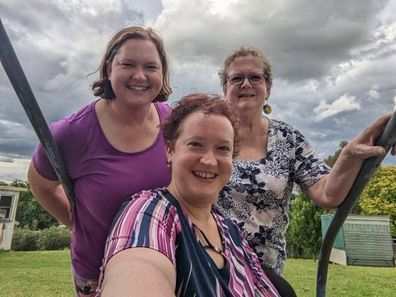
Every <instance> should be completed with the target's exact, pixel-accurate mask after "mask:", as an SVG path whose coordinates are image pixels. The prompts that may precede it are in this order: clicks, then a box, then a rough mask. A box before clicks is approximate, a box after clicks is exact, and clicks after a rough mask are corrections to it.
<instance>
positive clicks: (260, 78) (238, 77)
mask: <svg viewBox="0 0 396 297" xmlns="http://www.w3.org/2000/svg"><path fill="white" fill-rule="evenodd" d="M245 79H248V81H249V83H250V84H251V85H260V84H262V83H263V82H264V81H265V74H262V73H255V74H249V75H242V74H235V75H230V76H228V77H227V80H228V81H229V82H230V84H231V85H233V86H241V85H242V84H243V82H244V81H245Z"/></svg>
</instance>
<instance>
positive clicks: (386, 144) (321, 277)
mask: <svg viewBox="0 0 396 297" xmlns="http://www.w3.org/2000/svg"><path fill="white" fill-rule="evenodd" d="M395 143H396V112H394V113H393V115H392V117H391V119H390V120H389V122H388V124H387V125H386V127H385V129H384V131H383V133H382V134H381V135H380V136H379V137H378V139H377V140H376V141H375V144H376V145H379V146H382V147H383V148H385V151H386V153H388V152H389V150H390V149H391V148H392V146H393V145H394V144H395ZM384 158H385V155H384V156H381V157H371V158H368V159H366V160H365V161H364V163H363V165H362V168H361V169H360V171H359V174H358V176H357V177H356V179H355V181H354V183H353V185H352V188H351V189H350V191H349V193H348V195H347V197H346V198H345V200H344V202H343V203H342V204H341V205H340V206H339V207H338V209H337V211H336V213H335V215H334V217H333V220H332V221H331V223H330V226H329V228H328V230H327V232H326V235H325V237H324V239H323V243H322V248H321V251H320V254H319V261H318V272H317V278H316V296H317V297H325V296H326V282H327V270H328V264H329V258H330V253H331V249H332V247H333V244H334V240H335V238H336V236H337V234H338V231H339V230H340V228H341V226H342V224H343V223H344V222H345V220H346V218H347V216H348V213H349V212H350V210H351V209H352V207H353V205H354V204H355V202H356V201H357V200H358V198H359V196H360V194H361V193H362V192H363V189H364V187H365V186H366V184H367V183H368V181H369V179H370V178H371V177H372V176H373V175H374V173H375V171H376V170H377V168H378V166H379V165H380V164H381V162H382V160H383V159H384Z"/></svg>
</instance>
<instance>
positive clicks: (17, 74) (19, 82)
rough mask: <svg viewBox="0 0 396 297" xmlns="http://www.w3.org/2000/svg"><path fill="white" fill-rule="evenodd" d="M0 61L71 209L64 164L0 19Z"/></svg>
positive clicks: (69, 190) (68, 184)
mask: <svg viewBox="0 0 396 297" xmlns="http://www.w3.org/2000/svg"><path fill="white" fill-rule="evenodd" d="M0 61H1V64H3V68H4V70H5V72H6V74H7V76H8V78H9V80H10V82H11V84H12V86H13V87H14V90H15V92H16V94H17V96H18V98H19V101H20V102H21V104H22V106H23V108H24V110H25V112H26V115H27V116H28V118H29V120H30V123H31V124H32V126H33V128H34V130H35V132H36V134H37V137H38V138H39V140H40V142H41V144H42V145H43V148H44V151H45V153H46V154H47V156H48V159H49V160H50V162H51V165H52V167H53V168H54V170H55V172H56V175H57V177H58V179H59V181H60V182H61V184H62V186H63V189H64V191H65V193H66V196H67V197H68V199H69V203H70V206H71V209H73V207H74V201H75V196H74V190H73V186H72V182H71V180H70V177H69V175H68V174H67V171H66V167H65V164H64V162H63V159H62V156H61V154H60V152H59V149H58V146H57V145H56V142H55V140H54V138H53V136H52V134H51V132H50V130H49V128H48V125H47V122H46V121H45V118H44V116H43V114H42V112H41V110H40V107H39V106H38V104H37V101H36V99H35V97H34V94H33V92H32V90H31V88H30V86H29V83H28V81H27V79H26V76H25V73H24V72H23V69H22V67H21V65H20V63H19V61H18V58H17V56H16V54H15V51H14V49H13V47H12V44H11V41H10V39H9V38H8V36H7V32H6V31H5V28H4V26H3V23H2V21H1V19H0Z"/></svg>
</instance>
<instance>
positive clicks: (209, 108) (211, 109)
mask: <svg viewBox="0 0 396 297" xmlns="http://www.w3.org/2000/svg"><path fill="white" fill-rule="evenodd" d="M194 112H202V113H203V114H204V115H211V114H214V115H221V116H225V117H226V118H227V119H228V120H229V121H230V122H231V125H232V128H233V130H234V144H233V157H236V156H237V155H238V152H239V133H238V127H239V120H238V116H237V114H236V113H235V111H234V109H233V108H232V106H231V105H230V104H228V103H227V101H226V100H224V98H223V97H221V96H219V95H215V94H213V95H212V94H204V93H195V94H190V95H187V96H184V97H183V98H181V99H180V101H178V102H176V105H175V106H174V108H173V110H172V112H171V114H170V115H169V117H168V118H167V119H166V120H165V122H164V123H163V124H162V125H161V128H162V134H163V137H164V139H165V143H166V144H167V145H169V146H173V145H174V143H175V142H176V140H177V138H178V137H179V135H180V132H181V131H180V127H181V124H182V122H183V120H184V119H185V118H186V117H187V116H188V115H190V114H192V113H194ZM214 128H215V127H214Z"/></svg>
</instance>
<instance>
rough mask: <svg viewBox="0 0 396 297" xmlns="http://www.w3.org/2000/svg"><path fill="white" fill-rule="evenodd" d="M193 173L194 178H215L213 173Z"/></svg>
mask: <svg viewBox="0 0 396 297" xmlns="http://www.w3.org/2000/svg"><path fill="white" fill-rule="evenodd" d="M193 173H194V174H195V175H196V176H199V177H201V178H207V179H210V178H214V177H216V174H214V173H209V172H202V171H193Z"/></svg>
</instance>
